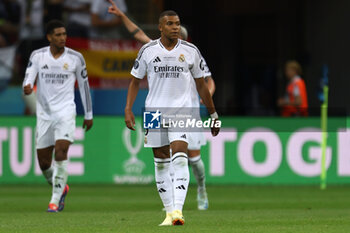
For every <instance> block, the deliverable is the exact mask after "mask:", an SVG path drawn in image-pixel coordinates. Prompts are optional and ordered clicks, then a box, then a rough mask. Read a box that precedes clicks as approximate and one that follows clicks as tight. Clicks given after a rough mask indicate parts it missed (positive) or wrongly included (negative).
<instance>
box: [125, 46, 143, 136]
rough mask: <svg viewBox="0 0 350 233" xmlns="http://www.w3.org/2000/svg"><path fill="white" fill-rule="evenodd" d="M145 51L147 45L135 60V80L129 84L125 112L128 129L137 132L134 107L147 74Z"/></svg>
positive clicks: (133, 73) (133, 69)
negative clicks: (142, 81) (141, 82)
mask: <svg viewBox="0 0 350 233" xmlns="http://www.w3.org/2000/svg"><path fill="white" fill-rule="evenodd" d="M144 49H145V45H144V46H143V47H142V48H141V49H140V51H139V53H138V55H137V58H136V60H135V63H134V66H133V68H132V69H131V72H130V73H131V75H132V76H133V78H132V80H131V82H130V84H129V88H128V95H127V98H126V105H125V110H124V112H125V124H126V127H128V128H129V129H131V130H135V128H134V127H135V116H134V114H133V112H132V106H133V105H134V102H135V99H136V96H137V93H138V91H139V86H140V81H141V79H143V78H144V77H145V75H146V73H147V63H146V61H145V55H144V53H143V52H144Z"/></svg>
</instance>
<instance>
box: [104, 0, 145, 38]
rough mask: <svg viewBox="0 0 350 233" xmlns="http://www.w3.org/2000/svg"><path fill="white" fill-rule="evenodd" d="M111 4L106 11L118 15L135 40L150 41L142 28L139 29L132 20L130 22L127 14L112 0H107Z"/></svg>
mask: <svg viewBox="0 0 350 233" xmlns="http://www.w3.org/2000/svg"><path fill="white" fill-rule="evenodd" d="M109 3H110V4H111V6H110V7H109V8H108V12H109V13H111V14H114V15H116V16H119V17H120V18H121V20H122V22H123V24H124V26H125V27H126V29H127V30H128V31H129V32H130V33H131V34H132V35H133V36H134V38H135V39H136V40H138V41H139V42H140V43H142V44H147V43H148V42H150V41H151V39H150V38H149V37H148V36H147V35H146V34H145V32H144V31H142V29H140V28H139V27H138V26H137V25H136V24H135V23H134V22H132V21H131V20H130V19H129V17H128V16H126V15H125V14H124V12H122V11H121V10H120V9H119V8H118V7H117V5H116V4H115V3H114V2H113V0H109Z"/></svg>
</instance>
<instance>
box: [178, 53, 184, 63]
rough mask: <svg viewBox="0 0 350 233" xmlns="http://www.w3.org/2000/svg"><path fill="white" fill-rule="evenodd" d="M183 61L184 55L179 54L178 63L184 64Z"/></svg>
mask: <svg viewBox="0 0 350 233" xmlns="http://www.w3.org/2000/svg"><path fill="white" fill-rule="evenodd" d="M184 61H185V55H183V54H180V56H179V62H184Z"/></svg>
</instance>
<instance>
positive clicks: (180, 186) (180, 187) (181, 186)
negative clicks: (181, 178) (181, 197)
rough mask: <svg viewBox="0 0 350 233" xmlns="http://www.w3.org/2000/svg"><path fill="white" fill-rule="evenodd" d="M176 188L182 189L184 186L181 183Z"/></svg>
mask: <svg viewBox="0 0 350 233" xmlns="http://www.w3.org/2000/svg"><path fill="white" fill-rule="evenodd" d="M176 189H183V190H186V188H185V186H183V185H179V186H177V187H176Z"/></svg>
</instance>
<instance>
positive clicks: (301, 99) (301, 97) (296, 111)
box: [278, 61, 308, 117]
mask: <svg viewBox="0 0 350 233" xmlns="http://www.w3.org/2000/svg"><path fill="white" fill-rule="evenodd" d="M285 75H286V77H287V79H288V81H289V84H288V85H287V88H286V96H285V97H284V98H280V99H279V100H278V106H279V107H281V108H282V112H281V114H282V116H284V117H290V116H308V102H307V92H306V86H305V82H304V80H303V79H302V78H301V77H300V76H301V75H302V69H301V66H300V64H299V63H298V62H297V61H288V62H287V63H286V65H285Z"/></svg>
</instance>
